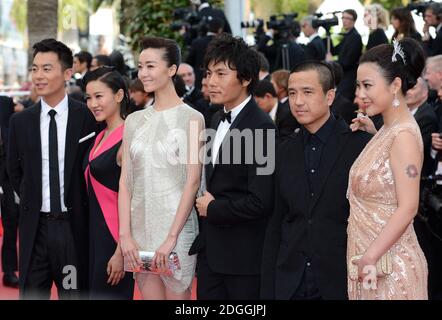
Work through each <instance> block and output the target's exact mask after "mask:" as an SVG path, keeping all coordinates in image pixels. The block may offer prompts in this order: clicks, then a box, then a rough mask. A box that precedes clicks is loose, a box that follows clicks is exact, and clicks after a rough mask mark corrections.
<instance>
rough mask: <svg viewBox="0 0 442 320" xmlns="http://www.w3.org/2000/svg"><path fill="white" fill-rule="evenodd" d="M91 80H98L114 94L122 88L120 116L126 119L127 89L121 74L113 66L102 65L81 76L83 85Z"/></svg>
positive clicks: (128, 100) (127, 109) (127, 108)
mask: <svg viewBox="0 0 442 320" xmlns="http://www.w3.org/2000/svg"><path fill="white" fill-rule="evenodd" d="M91 81H100V82H102V83H104V84H105V85H106V86H108V87H109V88H110V89H111V90H112V92H113V93H114V94H115V93H117V92H118V90H120V89H121V90H123V93H124V94H123V100H121V103H120V117H121V118H122V119H126V116H127V115H128V114H129V104H130V99H129V90H128V89H127V85H126V82H125V81H124V79H123V77H122V76H121V74H120V73H119V72H118V71H116V70H115V68H114V67H107V66H102V67H99V68H98V69H95V70H94V71H89V72H87V73H86V74H85V75H84V77H83V85H84V87H85V88H86V85H87V84H88V83H89V82H91Z"/></svg>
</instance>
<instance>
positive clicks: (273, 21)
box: [267, 12, 298, 31]
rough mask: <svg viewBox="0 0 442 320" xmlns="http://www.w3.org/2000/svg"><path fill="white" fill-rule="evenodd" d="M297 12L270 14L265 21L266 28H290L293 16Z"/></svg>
mask: <svg viewBox="0 0 442 320" xmlns="http://www.w3.org/2000/svg"><path fill="white" fill-rule="evenodd" d="M297 16H298V13H296V12H293V13H288V14H277V15H273V16H270V18H269V21H268V22H267V29H273V30H278V31H284V30H290V29H292V27H293V26H294V23H295V18H296V17H297Z"/></svg>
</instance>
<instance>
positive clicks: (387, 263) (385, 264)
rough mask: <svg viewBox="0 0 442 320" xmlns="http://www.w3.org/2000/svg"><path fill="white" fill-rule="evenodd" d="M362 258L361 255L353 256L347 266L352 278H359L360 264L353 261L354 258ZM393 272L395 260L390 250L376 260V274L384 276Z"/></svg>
mask: <svg viewBox="0 0 442 320" xmlns="http://www.w3.org/2000/svg"><path fill="white" fill-rule="evenodd" d="M361 258H362V254H361V255H357V256H353V257H351V258H350V260H349V262H348V266H347V269H348V270H347V271H348V277H349V278H350V279H351V280H358V266H357V265H356V264H354V263H353V261H354V260H359V259H361ZM392 273H393V260H392V258H391V253H390V252H389V251H388V252H387V253H385V254H384V255H383V256H382V257H381V258H380V259H379V260H378V262H376V276H377V277H378V278H383V277H385V276H387V275H390V274H392Z"/></svg>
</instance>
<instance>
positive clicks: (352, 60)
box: [327, 9, 362, 101]
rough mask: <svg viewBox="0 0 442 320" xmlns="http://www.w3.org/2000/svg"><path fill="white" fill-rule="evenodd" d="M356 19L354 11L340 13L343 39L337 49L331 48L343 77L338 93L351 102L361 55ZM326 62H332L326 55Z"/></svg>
mask: <svg viewBox="0 0 442 320" xmlns="http://www.w3.org/2000/svg"><path fill="white" fill-rule="evenodd" d="M357 18H358V15H357V14H356V11H354V10H353V9H347V10H344V11H343V12H342V24H343V27H344V30H345V34H344V38H343V39H342V41H341V43H340V44H339V45H338V46H337V47H335V48H334V47H333V46H332V48H331V53H332V54H333V55H336V54H337V55H338V63H339V64H340V65H341V66H342V69H343V70H344V76H343V78H342V81H341V83H340V84H339V87H338V93H340V94H342V95H343V96H345V97H346V98H347V99H348V100H350V101H353V100H354V98H355V89H356V85H355V84H356V71H357V69H358V64H359V58H360V57H361V53H362V39H361V35H360V34H359V32H358V31H357V30H356V29H355V27H354V26H355V23H356V20H357ZM327 60H332V57H331V56H330V55H327Z"/></svg>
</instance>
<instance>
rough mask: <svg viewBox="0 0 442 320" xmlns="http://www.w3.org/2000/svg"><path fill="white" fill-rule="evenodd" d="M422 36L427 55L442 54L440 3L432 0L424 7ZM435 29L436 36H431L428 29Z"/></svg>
mask: <svg viewBox="0 0 442 320" xmlns="http://www.w3.org/2000/svg"><path fill="white" fill-rule="evenodd" d="M424 20H425V25H424V36H423V38H422V41H423V43H424V47H425V49H426V51H427V55H428V56H436V55H438V54H442V4H441V3H437V2H433V3H430V4H429V5H428V7H427V8H426V9H425V15H424ZM430 27H434V28H435V29H436V37H435V38H432V37H431V35H430V33H429V29H430Z"/></svg>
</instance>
